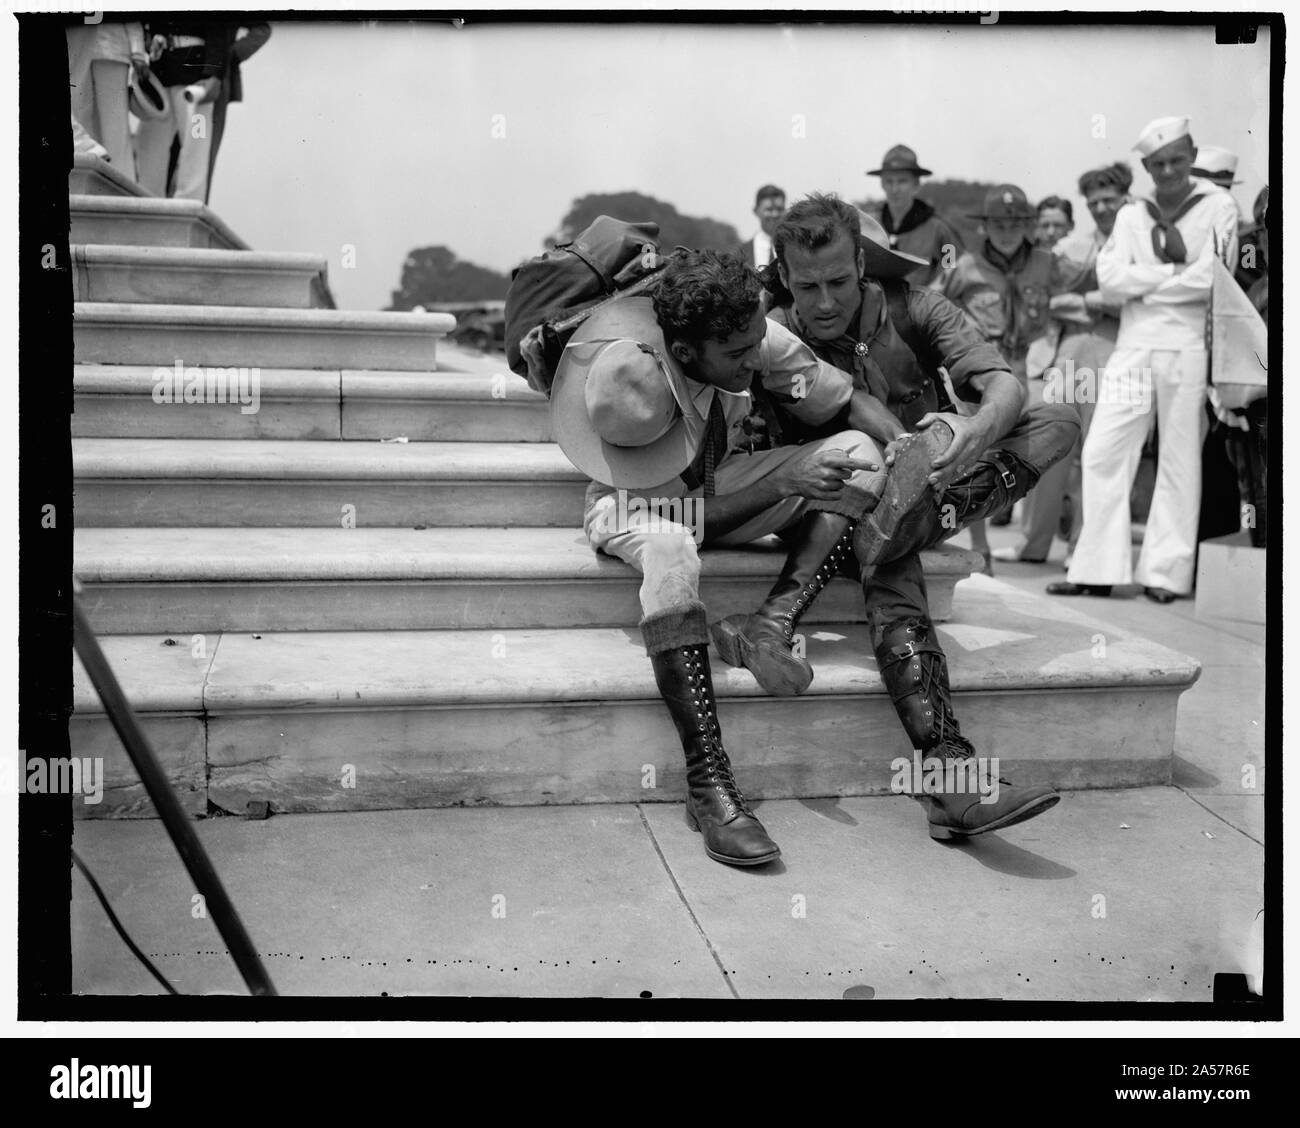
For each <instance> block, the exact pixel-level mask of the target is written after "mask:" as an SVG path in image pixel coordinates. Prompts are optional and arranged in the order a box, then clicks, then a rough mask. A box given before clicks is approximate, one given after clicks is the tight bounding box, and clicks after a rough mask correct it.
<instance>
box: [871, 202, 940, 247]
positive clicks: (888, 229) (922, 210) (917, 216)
mask: <svg viewBox="0 0 1300 1128" xmlns="http://www.w3.org/2000/svg"><path fill="white" fill-rule="evenodd" d="M932 215H934V206H933V205H932V204H929V203H927V202H926V201H925V200H922V199H920V198H917V199H915V200H913V201H912V206H911V207H910V208H908V209H907V214H906V215H905V216H903V218H902V219H901V220H900V221H899V223H898V226H897V227H895V226H894V215H893V213H892V212H891V211H890V210H889V205H888V204H885V205H884V206H883V207H882V208H881V209H880V226H881V227H883V228H884V229H885V234H886V235H888V236H889V245H890V246H891V247H894V248H895V249H897V239H896V236H898V235H906V234H907V232H909V231H915V230H916V229H917V228H918V227H920V226H921V224H923V223H924V222H925V221H926V220H927V219H929V218H930V217H931V216H932Z"/></svg>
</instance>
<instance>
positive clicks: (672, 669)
mask: <svg viewBox="0 0 1300 1128" xmlns="http://www.w3.org/2000/svg"><path fill="white" fill-rule="evenodd" d="M641 630H642V633H643V634H644V635H645V638H646V649H647V651H649V652H650V662H651V665H652V666H653V667H654V672H655V682H656V684H657V685H658V687H659V694H660V696H661V697H662V698H663V699H664V704H665V705H667V706H668V712H669V714H670V715H671V716H672V719H673V724H674V725H675V726H676V727H677V735H678V736H679V737H680V738H681V742H682V751H683V752H684V753H685V756H686V788H687V793H686V822H687V825H688V826H690V827H691V829H692V830H696V831H699V833H700V834H702V835H703V836H704V850H705V852H706V853H707V854H708V855H709V857H710V858H712V859H714V861H718V862H725V863H726V864H728V865H732V866H761V865H763V864H764V863H766V862H771V861H775V860H776V859H777V858H779V857H780V856H781V850H780V848H779V847H778V846H777V844H776V843H775V842H773V841H772V839H771V838H769V837H768V834H767V831H766V830H764V829H763V824H762V823H761V822H759V821H758V819H757V818H756V817H755V815H754V812H753V811H752V810H750V808H749V804H748V803H747V802H746V801H745V797H744V796H743V795H742V794H741V793H740V788H739V787H738V786H737V784H736V778H735V776H734V774H733V773H732V767H731V760H730V759H729V758H728V756H727V753H726V750H725V749H724V748H723V746H722V729H721V727H720V726H719V724H718V713H717V701H716V698H715V697H714V695H713V676H712V672H711V670H710V668H709V651H708V641H707V638H708V633H707V624H706V619H705V613H704V605H703V604H701V603H698V602H696V603H689V604H685V605H683V606H682V607H678V608H672V609H670V610H668V611H663V612H659V613H658V614H655V615H651V616H647V617H646V618H645V619H643V620H642V622H641Z"/></svg>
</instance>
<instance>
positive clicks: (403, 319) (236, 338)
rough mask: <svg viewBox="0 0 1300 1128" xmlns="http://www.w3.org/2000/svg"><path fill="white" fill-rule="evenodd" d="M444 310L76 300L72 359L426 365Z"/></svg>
mask: <svg viewBox="0 0 1300 1128" xmlns="http://www.w3.org/2000/svg"><path fill="white" fill-rule="evenodd" d="M455 324H456V319H455V318H454V317H452V316H451V314H447V313H390V312H381V311H355V310H336V309H264V308H249V307H244V306H193V305H150V304H147V303H139V302H124V303H118V302H77V303H76V304H75V305H74V306H73V327H72V328H73V346H74V356H75V359H76V361H77V362H78V363H80V364H146V365H164V366H167V367H171V366H172V365H174V364H176V363H177V361H178V360H179V361H180V362H181V363H182V364H183V365H184V366H185V367H191V366H196V365H197V366H217V367H229V366H231V365H248V366H254V365H255V366H258V367H260V368H339V369H342V368H362V369H374V370H391V369H395V370H398V371H402V372H411V371H415V372H431V371H434V370H435V369H436V368H437V367H438V365H437V355H436V345H437V342H438V339H439V338H440V337H443V336H445V335H446V334H447V333H448V332H449V331H450V330H451V329H453V328H454V327H455Z"/></svg>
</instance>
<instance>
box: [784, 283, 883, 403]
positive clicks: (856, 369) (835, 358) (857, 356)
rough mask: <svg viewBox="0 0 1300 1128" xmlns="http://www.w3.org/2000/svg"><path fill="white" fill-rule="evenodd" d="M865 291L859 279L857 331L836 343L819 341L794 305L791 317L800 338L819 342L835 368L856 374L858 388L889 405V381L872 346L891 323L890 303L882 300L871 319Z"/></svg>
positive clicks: (865, 287)
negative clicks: (873, 357) (874, 354)
mask: <svg viewBox="0 0 1300 1128" xmlns="http://www.w3.org/2000/svg"><path fill="white" fill-rule="evenodd" d="M866 292H867V283H866V280H865V279H862V278H859V279H858V293H859V295H860V296H861V298H862V303H861V305H859V307H858V324H857V332H856V333H843V334H841V335H840V336H839V337H837V338H836V339H835V340H833V341H820V340H816V338H814V337H813V336H812V334H811V333H809V332H808V327H807V326H806V325H805V324H804V321H803V319H802V318H801V317H800V316H799V311H798V310H797V309H795V307H794V306H791V307H790V318H791V322H792V324H793V325H794V326H795V331H796V332H797V333H798V334H799V336H800V337H802V338H803V339H804V340H805V341H808V340H814V341H816V344H817V347H818V348H819V349H824V350H825V351H826V352H828V353H830V354H831V359H832V363H833V364H834V365H835V367H836V368H839V369H841V370H843V371H845V372H851V373H853V375H854V376H855V377H856V378H857V379H856V380H855V383H856V384H857V385H858V386H859V387H862V388H866V390H867V391H869V392H870V393H871V394H872V395H873V396H875V397H876V399H878V400H879V401H880V402H881V403H888V402H889V381H888V380H887V379H885V374H884V373H883V372H882V371H881V370H880V365H878V364H877V363H876V362H875V361H874V360H873V359H872V358H871V345H872V344H873V343H874V342H875V340H876V338H877V337H879V336H880V334H881V332H883V330H884V328H885V326H886V324H888V322H889V317H888V313H887V309H888V304H887V303H886V302H884V301H881V303H880V308H879V309H877V310H876V312H875V315H874V316H872V315H871V314H870V313H869V312H868V310H867V303H866V300H865V299H866Z"/></svg>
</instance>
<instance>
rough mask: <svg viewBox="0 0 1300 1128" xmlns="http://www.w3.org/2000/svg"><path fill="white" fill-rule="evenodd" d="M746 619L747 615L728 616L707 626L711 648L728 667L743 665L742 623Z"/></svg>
mask: <svg viewBox="0 0 1300 1128" xmlns="http://www.w3.org/2000/svg"><path fill="white" fill-rule="evenodd" d="M747 618H748V616H747V615H728V616H727V617H726V618H725V619H719V620H718V621H717V622H716V623H711V624H710V625H709V637H710V638H711V639H712V640H713V647H714V649H715V650H717V652H718V657H719V658H721V659H722V660H723V661H724V662H726V663H727V665H728V666H743V665H744V664H745V653H744V648H743V643H744V638H745V636H744V623H745V620H746V619H747Z"/></svg>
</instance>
